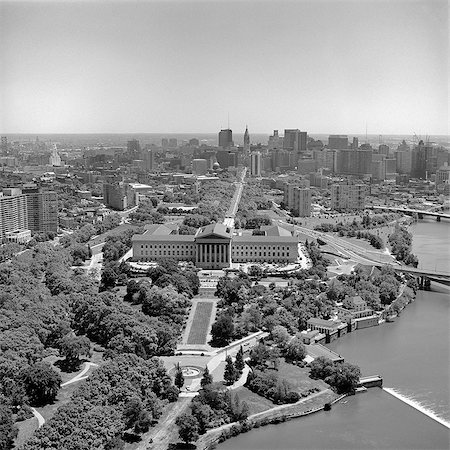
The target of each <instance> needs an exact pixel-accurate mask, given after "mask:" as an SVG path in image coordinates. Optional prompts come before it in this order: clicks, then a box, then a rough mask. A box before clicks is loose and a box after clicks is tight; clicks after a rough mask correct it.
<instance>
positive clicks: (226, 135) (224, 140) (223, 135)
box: [219, 128, 233, 148]
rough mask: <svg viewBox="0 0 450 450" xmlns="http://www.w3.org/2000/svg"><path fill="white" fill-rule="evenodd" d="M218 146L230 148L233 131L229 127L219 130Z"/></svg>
mask: <svg viewBox="0 0 450 450" xmlns="http://www.w3.org/2000/svg"><path fill="white" fill-rule="evenodd" d="M219 147H222V148H230V147H233V131H232V130H230V129H229V128H226V129H225V130H220V132H219Z"/></svg>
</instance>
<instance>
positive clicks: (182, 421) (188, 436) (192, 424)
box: [176, 414, 199, 444]
mask: <svg viewBox="0 0 450 450" xmlns="http://www.w3.org/2000/svg"><path fill="white" fill-rule="evenodd" d="M176 424H177V425H178V434H179V435H180V438H181V439H182V440H183V441H184V442H185V443H186V444H189V442H194V441H196V440H197V439H198V436H199V423H198V420H197V419H196V418H195V417H194V416H193V415H192V414H182V415H181V416H178V417H177V420H176Z"/></svg>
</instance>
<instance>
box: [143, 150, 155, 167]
mask: <svg viewBox="0 0 450 450" xmlns="http://www.w3.org/2000/svg"><path fill="white" fill-rule="evenodd" d="M142 160H143V161H144V168H145V170H148V171H149V172H151V171H153V170H155V152H154V151H153V149H151V148H150V149H145V150H143V151H142Z"/></svg>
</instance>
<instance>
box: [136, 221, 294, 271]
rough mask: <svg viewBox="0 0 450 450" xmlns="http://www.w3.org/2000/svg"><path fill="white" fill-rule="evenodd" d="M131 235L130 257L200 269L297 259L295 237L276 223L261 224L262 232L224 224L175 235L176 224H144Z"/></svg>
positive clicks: (284, 261)
mask: <svg viewBox="0 0 450 450" xmlns="http://www.w3.org/2000/svg"><path fill="white" fill-rule="evenodd" d="M145 228H146V230H145V232H144V233H143V234H138V235H134V236H133V237H132V247H133V259H135V260H139V261H158V260H160V259H164V258H173V259H176V260H178V261H191V262H193V263H194V264H195V265H196V266H197V267H199V268H202V269H211V270H213V269H223V268H227V267H230V264H231V262H232V261H233V262H236V263H245V262H267V263H289V262H296V261H297V260H298V238H297V237H294V236H292V235H291V234H290V233H289V232H288V231H287V230H284V229H281V230H282V231H281V230H279V227H263V232H264V235H259V236H251V235H238V236H236V235H233V230H232V228H230V227H228V226H226V225H224V224H211V225H207V226H205V227H202V228H199V229H198V230H197V232H196V234H195V235H179V234H177V230H176V227H172V226H169V225H148V226H146V227H145Z"/></svg>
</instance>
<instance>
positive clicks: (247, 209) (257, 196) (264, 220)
mask: <svg viewBox="0 0 450 450" xmlns="http://www.w3.org/2000/svg"><path fill="white" fill-rule="evenodd" d="M271 207H272V203H271V202H270V201H269V200H267V199H266V198H265V197H264V191H263V189H262V187H261V185H260V184H257V183H248V184H246V185H245V188H244V190H243V192H242V196H241V200H240V202H239V208H238V211H237V213H236V218H235V227H236V228H246V229H255V228H259V227H261V226H262V225H271V224H272V220H271V219H270V217H269V216H267V215H261V213H259V212H258V210H261V209H271Z"/></svg>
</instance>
